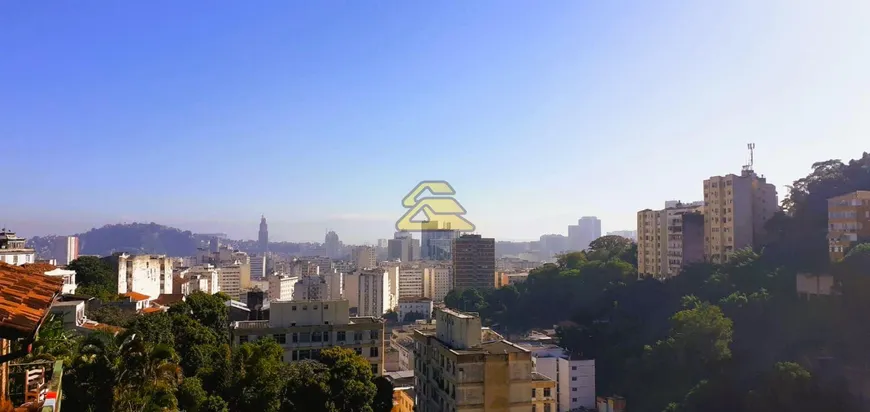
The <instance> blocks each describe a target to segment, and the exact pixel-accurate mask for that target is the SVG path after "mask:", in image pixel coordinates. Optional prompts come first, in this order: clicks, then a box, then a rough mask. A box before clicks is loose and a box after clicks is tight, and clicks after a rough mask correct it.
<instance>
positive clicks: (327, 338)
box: [323, 331, 329, 342]
mask: <svg viewBox="0 0 870 412" xmlns="http://www.w3.org/2000/svg"><path fill="white" fill-rule="evenodd" d="M323 341H324V342H329V332H328V331H323Z"/></svg>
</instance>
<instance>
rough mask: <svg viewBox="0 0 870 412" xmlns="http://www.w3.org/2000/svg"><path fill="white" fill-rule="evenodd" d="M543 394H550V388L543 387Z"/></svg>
mask: <svg viewBox="0 0 870 412" xmlns="http://www.w3.org/2000/svg"><path fill="white" fill-rule="evenodd" d="M544 396H550V388H544Z"/></svg>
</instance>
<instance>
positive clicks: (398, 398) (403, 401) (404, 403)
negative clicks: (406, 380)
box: [390, 386, 414, 412]
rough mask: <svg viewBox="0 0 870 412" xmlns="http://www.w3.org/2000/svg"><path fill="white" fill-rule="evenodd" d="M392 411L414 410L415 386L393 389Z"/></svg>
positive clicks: (405, 411)
mask: <svg viewBox="0 0 870 412" xmlns="http://www.w3.org/2000/svg"><path fill="white" fill-rule="evenodd" d="M390 412H414V388H413V387H410V386H406V387H401V388H394V389H393V409H390Z"/></svg>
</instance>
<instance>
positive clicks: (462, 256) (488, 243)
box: [453, 235, 495, 289]
mask: <svg viewBox="0 0 870 412" xmlns="http://www.w3.org/2000/svg"><path fill="white" fill-rule="evenodd" d="M453 287H454V288H456V289H467V288H480V289H492V288H494V287H495V239H493V238H484V237H481V236H480V235H462V236H460V237H459V238H458V239H456V240H455V241H454V244H453Z"/></svg>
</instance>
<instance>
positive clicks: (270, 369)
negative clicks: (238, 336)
mask: <svg viewBox="0 0 870 412" xmlns="http://www.w3.org/2000/svg"><path fill="white" fill-rule="evenodd" d="M234 349H235V350H234V352H233V371H234V376H233V385H232V387H231V395H230V396H229V397H228V399H229V401H230V402H229V407H230V408H231V409H233V410H239V411H244V410H251V411H263V412H277V411H278V410H279V408H280V407H281V394H282V392H283V390H284V388H285V387H286V384H285V382H284V378H285V376H286V375H284V374H283V373H282V369H283V367H284V361H283V357H284V350H283V349H282V348H281V346H279V345H278V344H277V343H275V341H274V340H272V339H259V340H257V341H256V342H255V343H245V344H243V345H240V346H237V347H235V348H234Z"/></svg>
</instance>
